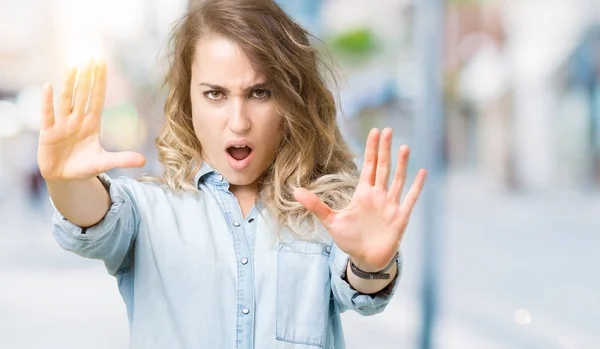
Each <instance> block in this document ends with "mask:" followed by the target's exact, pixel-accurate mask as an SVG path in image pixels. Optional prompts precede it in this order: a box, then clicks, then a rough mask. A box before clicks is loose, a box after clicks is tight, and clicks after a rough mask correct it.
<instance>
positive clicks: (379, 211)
mask: <svg viewBox="0 0 600 349" xmlns="http://www.w3.org/2000/svg"><path fill="white" fill-rule="evenodd" d="M391 136H392V134H391V130H389V131H386V130H384V132H383V137H382V138H383V139H382V141H381V144H380V149H379V153H378V151H377V144H378V142H379V133H378V132H376V131H373V132H371V133H370V134H369V139H368V140H367V147H366V150H365V161H364V165H363V169H362V172H361V178H360V182H359V184H358V186H357V188H356V191H355V192H354V196H353V197H352V201H351V202H350V204H349V205H348V206H347V207H346V208H345V209H343V210H340V211H334V210H331V209H330V208H329V207H327V205H325V204H324V203H323V202H322V201H321V200H319V199H318V198H317V197H316V196H315V195H314V194H312V193H311V192H308V191H307V190H304V189H299V190H297V191H296V193H295V196H296V199H297V200H298V201H299V202H300V203H302V204H303V205H304V206H305V207H306V208H307V209H308V210H310V211H311V212H313V213H314V214H315V215H316V216H317V217H318V218H319V220H320V221H321V223H322V224H323V225H324V226H325V228H326V229H327V230H328V231H329V234H330V235H331V237H332V238H333V240H334V241H335V243H336V244H337V246H338V247H339V248H340V249H341V250H342V251H344V252H346V253H347V254H349V255H350V256H352V257H353V259H354V260H356V261H360V263H361V264H362V265H363V268H364V269H372V270H381V269H383V268H384V267H385V266H386V265H387V264H388V263H389V261H390V260H391V259H392V257H393V256H394V255H395V254H396V251H398V248H399V247H400V242H401V240H402V236H403V235H404V231H405V229H406V226H407V224H408V221H409V218H410V214H411V211H412V209H413V207H414V205H415V203H416V201H417V198H418V196H419V193H420V191H421V188H422V187H423V184H424V181H425V175H426V172H425V171H424V170H421V171H419V173H418V174H417V178H416V179H415V182H414V184H413V186H412V187H411V189H410V190H409V192H408V194H407V195H406V198H405V199H404V201H403V202H402V203H400V196H401V194H402V189H403V187H404V183H405V180H406V168H407V163H408V154H409V150H408V148H407V147H404V146H403V147H401V148H400V151H399V155H398V163H397V166H396V173H395V175H394V179H393V181H392V186H391V187H390V188H389V190H388V179H389V173H390V167H391V165H390V147H391Z"/></svg>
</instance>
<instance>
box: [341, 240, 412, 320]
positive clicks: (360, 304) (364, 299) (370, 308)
mask: <svg viewBox="0 0 600 349" xmlns="http://www.w3.org/2000/svg"><path fill="white" fill-rule="evenodd" d="M331 258H332V261H331V287H332V290H333V293H334V296H335V297H336V299H337V301H338V303H339V305H340V307H341V311H345V310H346V309H352V310H355V311H357V312H358V313H359V314H361V315H374V314H378V313H380V312H382V311H383V310H384V309H385V308H386V306H387V305H388V303H389V302H390V300H391V299H392V296H393V295H394V294H395V293H396V290H397V289H398V285H399V284H400V278H401V277H402V253H401V252H400V253H399V255H398V259H397V261H396V263H397V266H398V271H397V272H396V276H395V277H394V279H393V280H392V281H391V282H390V284H389V285H387V286H386V287H385V288H384V289H383V290H381V291H379V292H377V293H375V294H364V293H360V292H358V291H356V290H355V289H353V288H352V286H350V284H349V283H348V282H347V281H346V267H347V265H348V258H349V257H348V255H347V254H346V253H344V252H343V251H342V250H340V249H339V248H338V247H337V246H336V245H335V244H334V248H333V249H332V256H331Z"/></svg>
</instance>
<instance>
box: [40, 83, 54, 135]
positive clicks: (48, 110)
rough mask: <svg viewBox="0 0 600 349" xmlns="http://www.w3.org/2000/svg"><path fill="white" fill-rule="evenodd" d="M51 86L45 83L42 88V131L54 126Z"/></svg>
mask: <svg viewBox="0 0 600 349" xmlns="http://www.w3.org/2000/svg"><path fill="white" fill-rule="evenodd" d="M52 98H53V97H52V85H51V84H49V83H45V84H44V87H43V88H42V110H41V112H42V120H41V127H42V130H45V129H47V128H50V127H52V125H54V102H53V101H52Z"/></svg>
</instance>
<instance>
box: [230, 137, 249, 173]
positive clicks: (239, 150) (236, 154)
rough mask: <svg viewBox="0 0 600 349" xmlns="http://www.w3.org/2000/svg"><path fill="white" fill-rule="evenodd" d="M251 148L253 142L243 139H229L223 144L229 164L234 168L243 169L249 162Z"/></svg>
mask: <svg viewBox="0 0 600 349" xmlns="http://www.w3.org/2000/svg"><path fill="white" fill-rule="evenodd" d="M253 150H254V144H253V143H252V142H250V141H248V140H245V139H239V140H233V141H229V142H227V144H226V145H225V151H226V152H227V155H228V159H229V165H230V166H231V167H232V168H233V169H234V170H243V169H244V168H246V167H247V166H248V165H249V164H250V160H251V159H252V158H253V155H254V151H253Z"/></svg>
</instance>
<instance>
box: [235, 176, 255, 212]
mask: <svg viewBox="0 0 600 349" xmlns="http://www.w3.org/2000/svg"><path fill="white" fill-rule="evenodd" d="M229 191H231V193H232V194H233V196H235V198H236V199H237V201H238V203H239V205H240V208H241V209H242V213H243V214H244V217H246V216H248V214H249V213H250V210H251V209H252V206H253V205H254V203H255V202H256V199H257V197H258V184H257V183H252V184H249V185H230V186H229Z"/></svg>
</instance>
